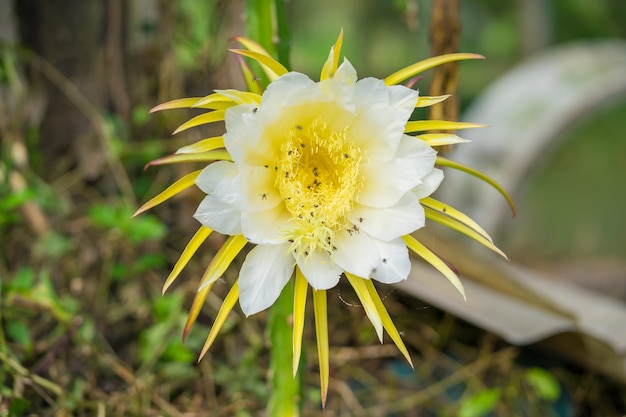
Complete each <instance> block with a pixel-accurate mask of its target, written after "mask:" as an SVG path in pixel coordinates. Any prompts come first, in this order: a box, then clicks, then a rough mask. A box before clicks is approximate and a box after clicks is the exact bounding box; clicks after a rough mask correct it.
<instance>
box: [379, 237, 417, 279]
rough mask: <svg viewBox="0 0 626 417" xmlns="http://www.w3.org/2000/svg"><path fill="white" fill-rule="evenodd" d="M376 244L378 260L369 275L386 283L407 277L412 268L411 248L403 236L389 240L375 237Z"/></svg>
mask: <svg viewBox="0 0 626 417" xmlns="http://www.w3.org/2000/svg"><path fill="white" fill-rule="evenodd" d="M374 245H375V246H376V249H377V252H378V257H377V259H378V262H377V263H376V267H375V268H374V269H373V270H372V273H371V274H370V275H369V277H370V278H373V279H375V280H377V281H379V282H382V283H384V284H393V283H395V282H400V281H403V280H405V279H407V277H408V276H409V272H410V270H411V261H410V259H409V250H408V249H407V248H406V244H405V243H404V241H403V240H402V238H397V239H394V240H392V241H389V242H383V241H382V240H376V239H374Z"/></svg>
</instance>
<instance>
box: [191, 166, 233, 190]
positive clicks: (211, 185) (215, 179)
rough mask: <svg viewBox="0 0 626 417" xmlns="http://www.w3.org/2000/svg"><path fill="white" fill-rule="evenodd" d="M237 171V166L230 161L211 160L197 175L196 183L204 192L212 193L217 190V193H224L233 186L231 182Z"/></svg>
mask: <svg viewBox="0 0 626 417" xmlns="http://www.w3.org/2000/svg"><path fill="white" fill-rule="evenodd" d="M238 173H239V171H238V169H237V166H236V165H235V164H233V163H232V162H228V161H217V162H213V163H212V164H210V165H208V166H207V167H206V168H204V169H203V170H202V172H201V173H200V175H198V178H196V185H197V186H198V188H200V189H201V190H202V191H204V192H205V193H206V194H213V193H215V192H216V190H217V194H220V195H224V194H226V193H227V192H228V191H229V190H231V189H232V188H233V187H232V183H233V181H234V179H235V177H236V176H237V174H238Z"/></svg>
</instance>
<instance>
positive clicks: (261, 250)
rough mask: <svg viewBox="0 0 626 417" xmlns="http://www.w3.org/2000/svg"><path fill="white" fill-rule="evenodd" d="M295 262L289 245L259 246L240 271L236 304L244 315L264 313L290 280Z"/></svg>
mask: <svg viewBox="0 0 626 417" xmlns="http://www.w3.org/2000/svg"><path fill="white" fill-rule="evenodd" d="M294 263H295V262H294V259H293V256H292V255H291V253H289V245H288V244H285V245H259V246H256V247H255V248H254V249H252V250H251V251H250V253H249V254H248V256H246V260H245V261H244V262H243V265H242V266H241V271H239V304H240V305H241V309H242V310H243V312H244V314H245V315H246V316H249V315H251V314H255V313H258V312H259V311H261V310H265V309H266V308H268V307H269V306H271V305H272V304H274V301H276V299H277V298H278V296H279V295H280V292H281V291H282V289H283V287H284V286H285V284H286V283H287V282H288V281H289V279H290V278H291V274H292V273H293V268H294Z"/></svg>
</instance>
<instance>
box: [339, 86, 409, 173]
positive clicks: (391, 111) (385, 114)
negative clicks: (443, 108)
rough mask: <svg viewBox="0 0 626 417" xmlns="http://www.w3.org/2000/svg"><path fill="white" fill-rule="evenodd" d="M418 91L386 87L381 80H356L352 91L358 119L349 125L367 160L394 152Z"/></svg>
mask: <svg viewBox="0 0 626 417" xmlns="http://www.w3.org/2000/svg"><path fill="white" fill-rule="evenodd" d="M418 96H419V94H418V93H417V91H414V90H411V89H409V88H406V87H403V86H394V87H388V86H386V85H385V83H384V82H383V81H382V80H377V79H374V78H365V79H363V80H359V81H358V82H357V84H356V88H355V92H354V103H355V106H356V112H357V114H358V118H357V119H356V121H355V122H354V123H353V125H352V126H351V127H350V131H349V133H350V135H351V137H352V139H353V140H354V142H355V143H356V144H357V146H359V147H361V148H363V149H367V150H368V154H367V157H368V158H370V160H383V161H384V160H388V159H389V158H391V157H392V156H393V155H394V154H395V153H396V149H397V147H398V143H399V141H400V138H401V137H402V135H403V133H404V129H405V126H406V122H407V120H408V119H409V117H410V116H411V113H412V112H413V110H414V108H415V103H416V102H417V99H418Z"/></svg>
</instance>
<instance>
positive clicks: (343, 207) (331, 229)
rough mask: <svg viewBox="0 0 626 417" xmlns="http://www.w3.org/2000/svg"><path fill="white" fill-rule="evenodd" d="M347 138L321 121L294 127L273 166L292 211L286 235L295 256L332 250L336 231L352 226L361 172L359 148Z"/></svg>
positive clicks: (289, 209) (284, 197) (343, 133)
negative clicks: (349, 219) (350, 218)
mask: <svg viewBox="0 0 626 417" xmlns="http://www.w3.org/2000/svg"><path fill="white" fill-rule="evenodd" d="M347 136H348V135H347V134H346V132H345V131H339V132H337V131H333V130H331V129H330V128H328V126H327V125H326V123H324V122H323V121H321V120H319V119H318V120H314V121H313V122H312V123H310V124H309V125H305V126H303V125H294V127H293V128H292V129H291V130H290V131H289V133H288V134H287V138H286V139H285V140H284V141H283V144H282V146H281V151H280V153H279V156H278V158H277V160H276V162H275V165H274V167H273V168H274V169H275V171H276V180H275V186H276V187H277V189H278V190H279V192H280V196H281V197H282V199H283V200H284V203H285V207H286V208H287V210H288V211H289V212H290V213H291V214H292V215H293V220H292V222H291V224H290V225H289V227H288V228H287V230H285V233H286V235H287V238H288V239H289V240H290V241H291V242H292V247H291V249H292V250H293V251H295V253H296V255H297V256H305V257H306V256H308V255H309V254H311V253H313V251H315V250H316V249H322V250H325V251H326V252H328V253H329V254H332V251H333V248H334V245H333V242H334V233H335V232H336V231H338V230H341V229H342V228H345V227H347V225H348V222H347V220H346V214H347V213H348V212H349V211H350V209H351V208H352V204H353V200H354V198H355V197H356V194H357V193H358V191H359V190H360V189H361V187H362V182H363V176H362V174H360V173H359V166H360V164H361V160H362V153H361V150H360V149H359V148H358V147H357V146H355V145H354V143H352V141H351V140H349V138H348V137H347ZM270 168H271V167H270Z"/></svg>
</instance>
